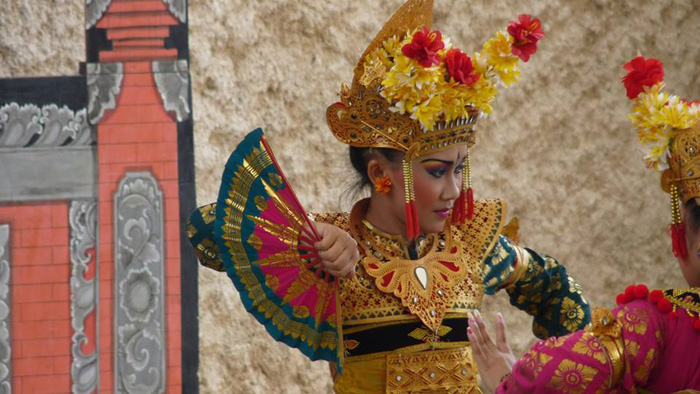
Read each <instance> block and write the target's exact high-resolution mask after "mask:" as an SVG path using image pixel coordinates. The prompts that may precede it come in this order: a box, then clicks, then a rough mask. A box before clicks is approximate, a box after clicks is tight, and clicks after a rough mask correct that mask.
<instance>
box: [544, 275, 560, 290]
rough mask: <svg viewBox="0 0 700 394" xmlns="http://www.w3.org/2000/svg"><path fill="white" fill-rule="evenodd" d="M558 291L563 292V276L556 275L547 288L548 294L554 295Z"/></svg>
mask: <svg viewBox="0 0 700 394" xmlns="http://www.w3.org/2000/svg"><path fill="white" fill-rule="evenodd" d="M558 290H561V275H559V273H556V274H554V275H552V278H551V279H550V282H549V286H547V293H554V292H556V291H558Z"/></svg>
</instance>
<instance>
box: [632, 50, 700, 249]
mask: <svg viewBox="0 0 700 394" xmlns="http://www.w3.org/2000/svg"><path fill="white" fill-rule="evenodd" d="M625 70H627V75H625V76H624V77H623V78H622V82H623V83H624V85H625V88H626V90H627V98H629V99H630V100H632V101H633V102H634V107H633V108H632V111H631V113H630V119H631V120H632V122H633V123H634V125H635V126H636V128H637V138H638V139H639V142H640V143H641V144H642V149H643V151H644V160H645V161H646V165H647V167H648V168H653V169H654V170H656V171H659V172H661V188H662V189H663V190H664V191H665V192H666V193H668V194H670V196H671V240H672V242H673V253H674V254H675V255H676V256H678V257H685V256H686V255H687V253H688V252H687V250H686V246H685V227H684V226H683V222H682V220H681V212H680V204H681V203H683V204H685V203H686V202H688V201H689V200H690V199H691V198H700V103H698V101H697V100H693V101H688V100H687V99H684V98H680V97H678V96H676V95H673V94H670V93H666V92H664V91H663V90H664V87H665V86H666V84H665V83H664V81H663V79H664V69H663V64H662V63H661V62H660V61H659V60H657V59H645V58H643V57H642V56H637V57H636V58H634V59H632V60H631V61H630V62H629V63H627V64H625Z"/></svg>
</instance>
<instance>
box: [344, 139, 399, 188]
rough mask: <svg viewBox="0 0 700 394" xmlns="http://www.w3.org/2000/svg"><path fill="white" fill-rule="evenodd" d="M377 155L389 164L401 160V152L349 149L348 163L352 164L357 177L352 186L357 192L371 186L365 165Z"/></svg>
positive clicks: (380, 149)
mask: <svg viewBox="0 0 700 394" xmlns="http://www.w3.org/2000/svg"><path fill="white" fill-rule="evenodd" d="M377 155H381V156H383V157H384V158H385V159H387V160H388V161H389V162H391V163H398V162H399V161H400V160H401V158H402V154H401V152H400V151H397V150H395V149H389V148H357V147H354V146H351V147H350V163H352V167H353V168H354V169H355V171H356V172H357V175H358V180H357V182H355V185H354V189H355V190H356V191H357V192H359V191H361V190H362V189H364V188H365V187H367V186H369V185H371V182H370V179H369V176H368V175H367V163H369V161H370V160H372V159H374V158H376V157H377Z"/></svg>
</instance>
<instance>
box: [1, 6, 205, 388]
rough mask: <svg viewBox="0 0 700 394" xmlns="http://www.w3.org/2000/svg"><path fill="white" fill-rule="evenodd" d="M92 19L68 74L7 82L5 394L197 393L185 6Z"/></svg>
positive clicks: (113, 10)
mask: <svg viewBox="0 0 700 394" xmlns="http://www.w3.org/2000/svg"><path fill="white" fill-rule="evenodd" d="M51 3H54V2H51ZM3 4H7V3H5V2H4V3H3ZM52 5H54V6H55V7H56V9H57V8H58V7H59V6H60V5H59V4H52ZM3 14H4V18H7V17H9V18H12V15H11V14H9V13H3ZM83 14H84V15H85V19H84V22H83V23H79V24H78V26H77V28H83V27H84V30H83V31H84V38H82V37H80V38H77V37H76V42H75V44H76V45H80V46H82V47H83V48H84V49H85V52H84V55H82V56H78V57H75V58H73V59H71V60H72V61H73V67H74V70H75V71H77V73H76V75H75V76H52V77H36V76H26V75H22V77H21V78H4V79H0V318H1V319H2V320H1V321H0V391H2V392H3V393H11V392H12V393H68V392H72V393H93V392H100V393H108V392H119V393H164V392H166V391H167V392H183V391H184V392H197V390H198V380H197V360H198V345H197V338H198V335H197V328H198V326H197V268H196V262H195V260H194V258H193V257H192V253H191V251H190V249H189V248H188V247H187V242H186V237H185V236H184V234H183V229H182V227H183V226H182V224H181V223H182V219H181V218H182V217H184V215H186V214H187V213H188V212H189V211H190V210H192V209H193V208H194V206H195V205H194V203H195V201H194V160H193V143H192V141H193V140H192V110H191V104H190V102H191V100H190V82H189V79H190V78H189V53H188V48H187V3H186V1H184V0H168V1H165V2H163V1H160V0H152V1H139V2H131V1H120V0H88V1H86V3H85V4H84V12H83ZM4 18H3V21H2V24H3V25H4V24H6V23H8V19H4ZM47 33H49V34H50V32H47ZM51 38H52V39H55V40H70V39H71V38H72V37H60V36H57V37H51ZM16 39H17V40H21V39H22V38H21V37H17V38H16ZM51 41H52V40H51V39H49V40H47V41H44V42H42V45H44V46H47V47H50V46H51V45H52V44H51ZM3 59H4V60H7V59H8V58H7V57H5V54H3ZM4 67H5V65H3V68H4Z"/></svg>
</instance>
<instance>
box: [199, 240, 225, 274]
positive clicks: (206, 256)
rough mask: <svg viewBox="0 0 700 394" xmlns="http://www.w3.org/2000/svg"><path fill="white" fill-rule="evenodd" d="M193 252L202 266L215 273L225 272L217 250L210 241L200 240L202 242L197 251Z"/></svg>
mask: <svg viewBox="0 0 700 394" xmlns="http://www.w3.org/2000/svg"><path fill="white" fill-rule="evenodd" d="M194 252H195V254H196V255H197V258H198V259H199V262H200V263H201V264H202V265H203V266H205V267H207V268H211V269H213V270H216V271H222V272H223V271H226V268H224V264H223V263H222V261H221V257H220V256H219V248H218V246H216V245H215V244H214V242H213V241H212V240H211V239H209V238H205V239H204V240H202V242H200V243H199V244H198V245H197V249H195V251H194Z"/></svg>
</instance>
